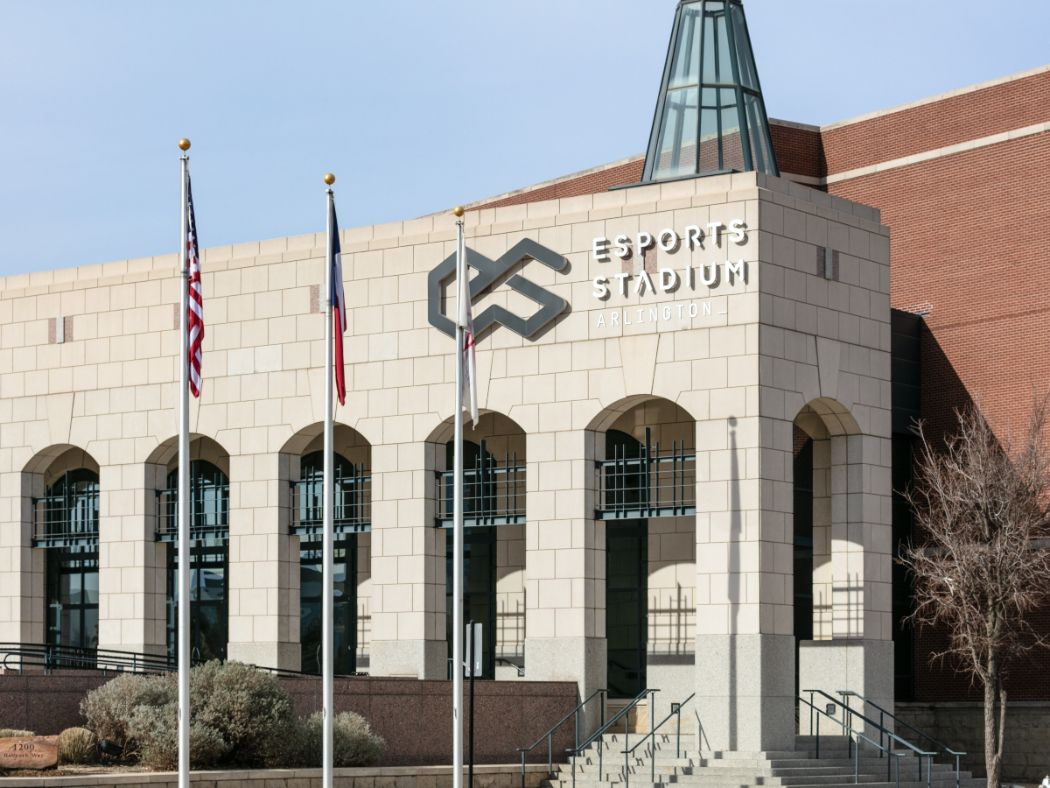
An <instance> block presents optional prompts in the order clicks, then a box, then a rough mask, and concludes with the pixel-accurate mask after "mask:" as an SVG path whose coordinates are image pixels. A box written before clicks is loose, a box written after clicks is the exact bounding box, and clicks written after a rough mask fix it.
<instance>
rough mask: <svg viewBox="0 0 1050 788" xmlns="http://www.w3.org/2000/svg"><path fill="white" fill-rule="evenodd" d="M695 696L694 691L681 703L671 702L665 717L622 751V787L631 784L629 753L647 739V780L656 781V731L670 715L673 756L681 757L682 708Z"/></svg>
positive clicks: (632, 752) (650, 717)
mask: <svg viewBox="0 0 1050 788" xmlns="http://www.w3.org/2000/svg"><path fill="white" fill-rule="evenodd" d="M695 697H696V693H695V692H694V693H693V694H692V695H690V696H689V697H688V698H686V699H685V700H683V701H682V702H681V703H672V704H671V711H670V713H669V714H668V715H667V716H666V717H664V718H663V719H662V720H660V722H658V723H656V725H655V726H653V727H652V730H651V731H650V732H649V734H648V735H647V736H646V737H645V738H644V739H642V740H641V741H640V742H638V743H637V744H635V745H634V746H633V747H631V748H630V749H626V750H624V751H623V772H622V774H621V776H622V777H623V784H624V788H628V786H630V784H631V767H630V757H631V755H633V754H634V751H635V750H637V749H638V748H639V747H641V746H642V745H643V744H645V743H646V742H647V741H652V745H651V746H650V750H649V782H651V783H655V782H656V732H657V731H659V730H660V728H662V727H663V726H664V724H665V723H666V722H667V721H668V720H670V719H671V718H672V717H674V718H675V719H676V723H675V743H674V752H675V756H674V757H675V758H681V757H682V708H683V707H684V706H685V705H686V704H687V703H689V701H691V700H692V699H693V698H695ZM653 711H655V709H651V710H650V713H649V720H650V723H651V722H652V712H653Z"/></svg>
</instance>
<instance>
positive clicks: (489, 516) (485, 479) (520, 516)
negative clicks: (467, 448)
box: [434, 441, 525, 528]
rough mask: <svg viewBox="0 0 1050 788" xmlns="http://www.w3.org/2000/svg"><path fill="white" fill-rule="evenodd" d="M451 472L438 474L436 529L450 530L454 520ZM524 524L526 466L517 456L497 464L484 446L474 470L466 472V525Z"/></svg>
mask: <svg viewBox="0 0 1050 788" xmlns="http://www.w3.org/2000/svg"><path fill="white" fill-rule="evenodd" d="M453 482H454V474H453V472H452V471H438V472H437V473H436V474H435V479H434V484H435V495H436V500H437V516H436V517H435V520H436V523H435V524H436V525H437V526H438V527H439V528H451V527H452V519H453V511H452V508H453V496H452V488H453ZM524 522H525V464H524V463H523V462H519V461H518V455H517V452H514V453H507V454H504V456H503V460H502V462H499V461H497V460H496V459H495V458H494V457H493V456H492V455H491V454H490V453H489V452H488V451H487V450H486V448H485V442H484V441H482V442H481V450H480V452H479V453H478V457H477V459H476V460H475V461H474V464H473V465H472V466H471V467H467V468H464V470H463V525H464V526H466V527H470V526H485V525H518V524H521V523H524Z"/></svg>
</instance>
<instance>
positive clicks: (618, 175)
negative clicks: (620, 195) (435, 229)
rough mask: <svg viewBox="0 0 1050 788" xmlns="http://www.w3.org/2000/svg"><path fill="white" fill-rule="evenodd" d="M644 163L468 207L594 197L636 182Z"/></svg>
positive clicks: (629, 164)
mask: <svg viewBox="0 0 1050 788" xmlns="http://www.w3.org/2000/svg"><path fill="white" fill-rule="evenodd" d="M644 165H645V162H644V161H643V160H642V159H638V160H637V161H630V162H627V163H626V164H621V165H619V166H617V167H610V168H608V169H605V170H600V171H598V172H589V173H587V174H585V175H581V176H580V177H578V178H571V179H569V180H564V181H559V182H558V183H552V184H550V185H548V186H541V187H539V188H536V189H529V190H527V191H523V192H521V193H519V194H512V195H510V196H509V197H504V198H503V199H500V200H493V201H491V202H487V203H484V204H483V205H475V206H472V207H471V210H472V211H475V210H481V209H483V208H502V207H504V206H507V205H522V204H523V203H528V202H542V201H543V200H560V199H563V198H565V197H580V196H581V195H584V194H596V193H598V192H604V191H608V190H609V189H610V188H612V187H613V186H623V185H625V184H628V183H638V181H640V180H641V178H642V168H643V167H644Z"/></svg>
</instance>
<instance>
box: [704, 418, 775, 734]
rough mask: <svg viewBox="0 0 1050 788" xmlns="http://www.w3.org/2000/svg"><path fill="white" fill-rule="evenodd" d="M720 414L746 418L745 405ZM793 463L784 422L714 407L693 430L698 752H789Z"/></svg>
mask: <svg viewBox="0 0 1050 788" xmlns="http://www.w3.org/2000/svg"><path fill="white" fill-rule="evenodd" d="M726 407H727V408H733V409H736V410H737V412H743V411H744V409H745V404H744V403H743V402H735V403H726ZM719 409H722V406H720V408H719ZM719 416H721V417H719ZM791 457H792V425H791V423H790V422H787V421H777V420H773V419H759V418H755V417H747V418H739V417H736V416H733V415H729V414H728V413H726V412H723V413H719V412H718V410H716V408H715V407H714V405H712V410H711V418H710V419H709V420H707V421H702V422H699V423H698V425H697V545H696V570H697V579H696V596H697V614H696V615H697V618H696V692H697V695H696V712H697V714H698V716H699V724H700V726H701V729H702V736H703V738H702V741H703V742H704V745H703V748H704V749H712V750H736V751H759V750H790V749H794V732H795V731H794V729H795V719H794V714H795V704H794V689H795V687H794V685H795V675H794V657H795V655H794V650H795V639H794V636H793V634H792V629H793V620H792V594H793V587H792V562H793V548H794V546H793V527H792V513H791V512H792V489H791V483H790V477H789V475H790V473H791V471H790V468H791ZM785 476H787V477H788V478H785Z"/></svg>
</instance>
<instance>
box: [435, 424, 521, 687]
mask: <svg viewBox="0 0 1050 788" xmlns="http://www.w3.org/2000/svg"><path fill="white" fill-rule="evenodd" d="M452 429H453V424H452V420H451V419H449V420H447V421H446V422H445V423H443V424H442V425H441V426H440V427H439V428H438V429H437V430H435V431H434V433H433V434H432V435H431V437H430V441H429V443H430V444H431V446H432V447H433V449H434V453H433V467H434V469H435V487H434V495H435V502H436V507H435V512H436V514H435V525H436V526H437V527H438V528H442V529H445V531H446V538H445V610H446V616H445V636H446V641H447V642H448V648H449V653H451V651H452V559H453V540H452V534H451V532H450V531H451V528H452V523H453V515H454V507H453V503H454V501H453V488H454V475H453V473H452V468H453V465H454V464H455V463H454V459H455V458H454V452H455V443H454V442H453V440H452V437H453V436H452ZM463 525H464V539H463V621H464V623H465V624H466V623H469V622H471V621H473V622H474V623H480V624H481V625H482V672H481V677H482V678H488V679H494V678H496V679H515V678H519V677H521V676H523V675H524V670H525V432H524V431H523V430H522V429H521V427H519V426H518V425H517V424H516V423H515V422H514V421H513V420H511V419H509V418H507V417H506V416H504V415H503V414H500V413H484V414H483V415H482V416H481V417H480V418H479V420H478V423H477V425H475V426H474V427H473V428H465V429H464V433H463Z"/></svg>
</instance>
